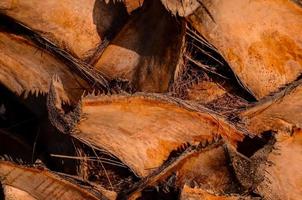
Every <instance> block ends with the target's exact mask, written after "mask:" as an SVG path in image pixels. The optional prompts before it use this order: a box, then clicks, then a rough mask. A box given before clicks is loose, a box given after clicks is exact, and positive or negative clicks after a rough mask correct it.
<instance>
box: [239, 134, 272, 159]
mask: <svg viewBox="0 0 302 200" xmlns="http://www.w3.org/2000/svg"><path fill="white" fill-rule="evenodd" d="M273 137H274V135H273V134H272V132H270V131H268V132H265V133H263V134H261V137H258V136H255V137H253V138H251V137H249V136H246V137H245V138H244V139H243V141H242V142H239V143H238V146H237V151H238V152H239V153H241V154H243V155H245V156H247V157H251V156H252V155H254V153H255V152H256V151H258V150H259V149H262V148H263V147H264V146H265V145H266V144H268V143H269V142H270V141H271V140H272V138H273Z"/></svg>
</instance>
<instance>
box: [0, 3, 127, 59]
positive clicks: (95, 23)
mask: <svg viewBox="0 0 302 200" xmlns="http://www.w3.org/2000/svg"><path fill="white" fill-rule="evenodd" d="M0 9H1V7H0ZM0 12H2V13H4V14H6V15H8V16H10V17H12V18H14V19H16V20H18V21H20V22H22V23H23V24H25V25H27V26H29V27H31V28H32V29H35V30H37V31H40V32H41V34H42V35H43V36H45V37H46V38H48V39H49V40H51V41H52V42H54V43H56V44H57V45H58V46H60V47H61V48H62V49H68V50H69V51H70V52H72V53H74V54H75V55H76V56H78V57H84V56H86V53H87V52H89V50H91V49H94V48H96V47H97V45H98V44H99V43H101V41H102V40H103V39H104V36H105V35H104V32H106V31H107V32H109V31H108V29H110V31H111V29H112V28H116V27H112V25H113V24H114V26H119V25H120V24H119V22H121V21H123V20H124V19H125V18H126V17H127V11H126V9H125V8H124V5H123V4H122V3H115V4H113V2H111V3H109V4H106V3H105V2H104V1H101V0H76V1H74V0H62V1H60V2H58V1H56V0H48V1H40V0H30V1H12V2H11V6H10V9H3V10H2V9H1V10H0Z"/></svg>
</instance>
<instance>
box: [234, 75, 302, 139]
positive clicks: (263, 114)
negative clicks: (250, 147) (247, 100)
mask: <svg viewBox="0 0 302 200" xmlns="http://www.w3.org/2000/svg"><path fill="white" fill-rule="evenodd" d="M301 109H302V80H299V81H296V82H294V83H292V84H291V85H290V86H288V87H286V88H284V90H282V91H281V92H279V93H276V94H275V95H274V96H269V97H267V98H265V99H263V100H262V101H260V102H258V103H256V104H255V105H253V106H252V107H250V108H248V109H246V110H245V111H243V112H242V113H241V114H240V117H241V119H242V121H243V122H244V123H245V124H246V127H247V129H248V130H249V131H250V132H252V133H255V134H261V133H263V132H265V131H275V132H280V131H281V132H287V133H289V134H290V133H292V131H293V129H294V128H302V111H301Z"/></svg>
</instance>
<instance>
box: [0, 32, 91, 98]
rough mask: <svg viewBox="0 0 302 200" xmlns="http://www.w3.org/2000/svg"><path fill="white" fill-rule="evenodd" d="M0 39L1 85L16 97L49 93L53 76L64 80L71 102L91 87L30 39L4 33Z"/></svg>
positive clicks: (0, 34)
mask: <svg viewBox="0 0 302 200" xmlns="http://www.w3.org/2000/svg"><path fill="white" fill-rule="evenodd" d="M0 40H1V42H0V82H1V84H3V85H4V86H6V87H7V88H8V89H10V90H11V91H13V92H14V93H16V94H17V95H21V94H22V93H25V96H27V94H28V93H32V94H36V95H38V94H39V93H44V94H45V93H48V91H49V86H50V82H51V79H52V76H54V75H57V76H59V77H61V78H62V80H63V83H64V86H65V90H66V92H67V94H68V95H69V97H70V98H71V100H75V99H77V98H79V97H80V96H81V94H82V93H83V91H84V89H85V88H89V86H88V85H87V83H86V82H85V81H84V80H83V79H82V78H80V77H79V76H77V75H76V74H75V73H73V72H72V71H71V70H70V68H68V67H67V66H66V65H65V64H64V63H62V62H60V61H59V60H57V59H55V58H54V57H53V56H52V55H50V54H48V53H46V52H45V51H43V50H41V49H39V48H37V47H36V46H35V45H34V44H33V43H31V42H30V41H29V40H26V39H25V38H22V37H19V36H16V35H13V34H8V33H3V32H0ZM33 55H35V56H33Z"/></svg>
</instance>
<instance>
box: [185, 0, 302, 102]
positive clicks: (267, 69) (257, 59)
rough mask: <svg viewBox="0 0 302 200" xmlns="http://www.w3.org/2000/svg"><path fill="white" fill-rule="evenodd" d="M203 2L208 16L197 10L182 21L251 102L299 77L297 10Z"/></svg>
mask: <svg viewBox="0 0 302 200" xmlns="http://www.w3.org/2000/svg"><path fill="white" fill-rule="evenodd" d="M203 2H204V5H205V6H206V7H207V8H208V10H209V12H210V13H211V17H210V16H209V15H208V14H207V13H206V12H204V9H203V8H202V7H200V8H199V9H198V10H197V11H196V12H194V14H192V15H190V16H189V17H188V20H189V21H190V22H191V24H192V26H193V27H195V29H197V30H198V31H199V32H200V33H201V34H202V35H203V36H204V37H205V38H206V39H207V40H208V41H209V42H211V43H212V44H213V45H214V46H215V47H216V48H217V49H218V50H219V51H220V52H221V53H222V55H223V56H224V58H225V59H226V60H227V62H228V63H229V64H230V66H231V68H232V69H233V71H234V72H235V74H236V75H237V76H238V77H239V79H240V80H241V81H242V83H243V84H244V85H245V86H246V87H247V88H248V90H250V92H251V93H252V94H253V95H255V97H256V98H257V99H260V98H262V97H264V96H266V95H269V94H270V93H272V92H274V91H278V89H279V88H280V87H282V86H283V85H285V84H288V83H290V82H292V81H294V80H295V79H296V78H297V77H298V76H299V75H300V74H301V72H302V57H301V56H302V45H301V40H302V36H301V34H300V33H301V32H302V21H301V17H302V8H301V7H299V6H298V5H296V4H295V3H294V2H292V1H283V0H269V1H248V0H223V1H203ZM268 10H269V14H268V13H267V11H268ZM280 13H282V14H280Z"/></svg>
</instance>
